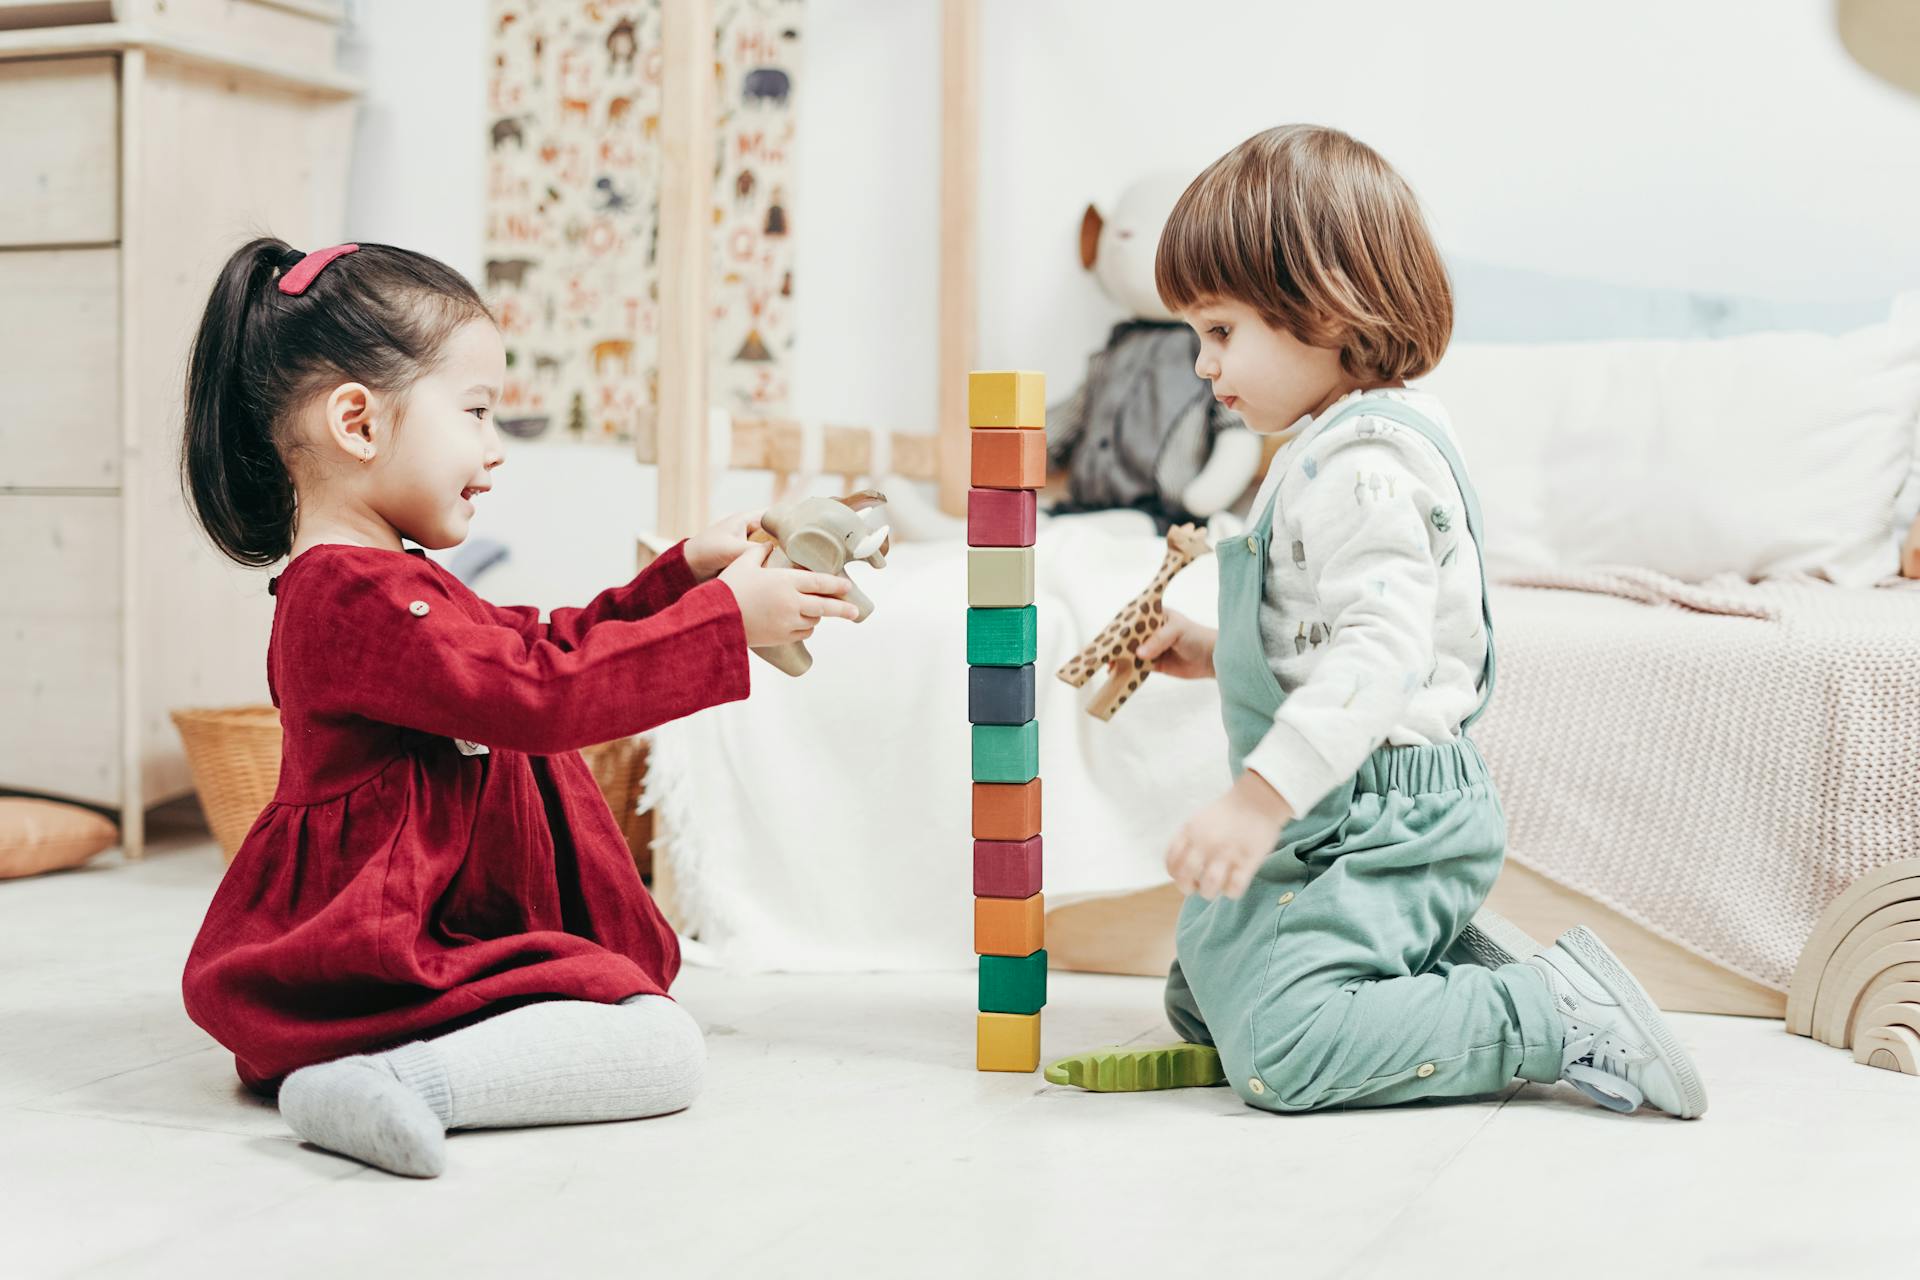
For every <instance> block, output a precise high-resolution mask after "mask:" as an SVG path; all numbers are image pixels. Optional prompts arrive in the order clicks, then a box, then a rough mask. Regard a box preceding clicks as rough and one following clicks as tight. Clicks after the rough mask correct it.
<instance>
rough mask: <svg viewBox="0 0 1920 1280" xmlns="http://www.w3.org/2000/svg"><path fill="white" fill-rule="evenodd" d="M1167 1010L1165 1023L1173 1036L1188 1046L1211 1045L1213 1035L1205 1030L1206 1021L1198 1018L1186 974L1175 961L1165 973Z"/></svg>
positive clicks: (1196, 1005) (1196, 1003)
mask: <svg viewBox="0 0 1920 1280" xmlns="http://www.w3.org/2000/svg"><path fill="white" fill-rule="evenodd" d="M1163 999H1164V1003H1165V1007H1166V1010H1167V1022H1168V1023H1169V1024H1171V1025H1172V1027H1173V1031H1174V1034H1175V1035H1177V1036H1179V1037H1180V1038H1181V1039H1182V1040H1185V1041H1186V1042H1187V1043H1188V1044H1205V1045H1210V1044H1212V1043H1213V1035H1212V1033H1211V1032H1209V1031H1208V1030H1207V1023H1206V1019H1204V1018H1202V1017H1201V1016H1200V1005H1199V1003H1198V1002H1197V1001H1195V1000H1194V998H1193V988H1192V987H1190V986H1188V985H1187V977H1186V974H1185V973H1183V972H1182V971H1181V969H1180V962H1179V961H1178V960H1175V961H1174V962H1173V967H1172V969H1171V970H1170V971H1169V972H1168V973H1167V986H1166V991H1165V993H1164V997H1163Z"/></svg>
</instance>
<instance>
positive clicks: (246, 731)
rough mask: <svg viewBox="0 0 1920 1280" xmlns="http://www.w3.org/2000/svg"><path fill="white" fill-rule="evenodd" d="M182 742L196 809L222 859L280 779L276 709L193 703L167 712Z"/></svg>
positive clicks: (244, 835) (235, 846)
mask: <svg viewBox="0 0 1920 1280" xmlns="http://www.w3.org/2000/svg"><path fill="white" fill-rule="evenodd" d="M173 723H174V727H175V728H177V729H179V730H180V740H181V741H182V742H184V743H185V744H186V747H187V764H188V766H189V767H191V768H192V770H193V785H194V788H195V789H196V790H198V791H199V792H200V808H201V809H202V810H203V811H204V812H205V813H206V815H207V825H208V826H210V827H212V828H213V838H214V839H216V840H218V841H219V842H220V851H221V852H222V853H223V854H225V855H226V858H227V861H228V862H232V861H233V855H234V854H236V853H238V852H240V842H241V841H242V840H245V839H246V838H247V832H248V831H250V830H252V828H253V820H254V819H255V818H258V817H259V816H260V811H261V810H262V809H264V808H266V807H267V801H269V800H271V799H273V790H274V788H275V787H276V786H278V785H279V783H280V713H279V711H277V710H275V709H274V708H273V707H213V708H194V709H188V710H183V711H175V712H174V713H173Z"/></svg>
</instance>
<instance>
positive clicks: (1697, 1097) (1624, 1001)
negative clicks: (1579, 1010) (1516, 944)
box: [1560, 925, 1707, 1120]
mask: <svg viewBox="0 0 1920 1280" xmlns="http://www.w3.org/2000/svg"><path fill="white" fill-rule="evenodd" d="M1560 946H1561V947H1562V948H1564V949H1565V950H1566V951H1568V952H1570V953H1571V954H1572V955H1573V957H1574V958H1575V959H1576V960H1578V961H1579V962H1580V963H1581V965H1583V966H1584V967H1585V968H1586V970H1587V972H1589V973H1591V974H1592V975H1593V976H1594V977H1596V978H1598V979H1599V980H1600V983H1601V985H1602V986H1604V987H1606V989H1607V994H1609V995H1611V996H1613V997H1614V998H1615V999H1616V1000H1619V1001H1620V1007H1621V1008H1622V1009H1624V1010H1626V1013H1627V1016H1628V1017H1630V1018H1632V1019H1633V1022H1634V1026H1635V1027H1636V1028H1638V1029H1639V1031H1640V1033H1641V1034H1642V1035H1645V1036H1647V1037H1649V1038H1650V1039H1652V1040H1653V1042H1654V1043H1655V1044H1657V1045H1658V1046H1659V1047H1660V1057H1661V1060H1662V1061H1663V1062H1665V1063H1666V1064H1667V1067H1668V1068H1669V1069H1670V1070H1671V1071H1672V1072H1673V1082H1674V1084H1675V1085H1677V1086H1678V1087H1679V1089H1680V1096H1681V1107H1682V1108H1683V1109H1682V1110H1681V1111H1680V1112H1679V1117H1680V1119H1682V1120H1696V1119H1698V1118H1699V1117H1701V1116H1703V1115H1705V1114H1706V1112H1707V1090H1706V1086H1705V1085H1703V1084H1701V1083H1700V1073H1699V1072H1698V1071H1696V1070H1694V1066H1693V1059H1691V1058H1689V1057H1688V1056H1687V1051H1686V1050H1685V1049H1682V1048H1681V1047H1680V1042H1679V1041H1678V1040H1676V1039H1674V1036H1673V1031H1672V1029H1671V1028H1670V1027H1669V1026H1668V1025H1667V1019H1666V1016H1665V1015H1664V1014H1662V1013H1661V1012H1660V1006H1659V1005H1657V1004H1655V1003H1654V1002H1653V997H1652V996H1649V995H1648V994H1647V992H1646V988H1644V987H1642V986H1641V985H1640V981H1639V979H1637V978H1635V977H1634V976H1633V975H1632V974H1631V973H1629V972H1627V967H1626V966H1625V965H1623V964H1621V963H1620V961H1619V958H1618V957H1616V956H1615V955H1614V954H1613V952H1612V951H1611V950H1609V949H1608V948H1607V944H1606V943H1604V942H1602V941H1600V939H1599V938H1598V937H1596V936H1595V935H1594V933H1593V931H1592V930H1590V929H1588V928H1587V927H1586V926H1585V925H1576V926H1575V927H1573V928H1571V929H1569V930H1567V931H1566V932H1565V933H1563V934H1561V935H1560Z"/></svg>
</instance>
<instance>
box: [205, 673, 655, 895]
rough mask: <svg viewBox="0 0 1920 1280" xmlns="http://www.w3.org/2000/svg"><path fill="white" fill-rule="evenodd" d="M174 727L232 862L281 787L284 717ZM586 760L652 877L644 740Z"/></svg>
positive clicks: (269, 714) (255, 711) (234, 710)
mask: <svg viewBox="0 0 1920 1280" xmlns="http://www.w3.org/2000/svg"><path fill="white" fill-rule="evenodd" d="M173 723H174V725H175V727H177V728H178V729H179V730H180V740H181V741H182V742H184V743H185V744H186V747H187V764H188V766H189V767H191V768H192V770H193V784H194V786H195V788H196V789H198V791H199V792H200V807H201V809H203V810H204V811H205V812H206V815H207V825H208V826H210V827H212V828H213V837H214V839H216V840H218V841H219V842H220V850H221V852H222V853H223V854H224V855H225V856H226V859H227V861H229V862H231V861H233V855H234V854H236V853H238V852H240V842H241V841H243V840H245V839H246V838H247V832H248V831H250V830H252V829H253V822H254V819H256V818H258V817H259V816H260V811H261V810H262V809H264V808H266V807H267V802H268V801H269V800H271V799H273V792H274V788H275V787H277V786H278V785H279V783H280V713H279V711H277V710H276V709H274V708H273V707H270V706H269V707H217V708H207V709H189V710H182V711H175V712H174V713H173ZM580 754H581V755H583V756H584V757H586V761H587V767H588V768H589V769H591V770H592V771H593V780H594V781H595V782H597V783H599V784H600V793H601V794H602V795H603V796H605V797H606V799H607V807H608V808H610V809H612V810H613V816H614V817H615V819H617V820H618V821H619V823H620V831H621V834H622V835H624V836H626V838H627V848H628V850H629V851H631V852H632V854H633V860H634V864H635V865H636V866H638V867H639V868H640V873H641V874H642V875H646V874H648V873H649V872H650V871H651V870H652V866H653V852H652V848H651V846H652V842H653V815H652V814H650V813H641V812H640V811H639V810H640V788H641V784H642V782H643V781H644V780H645V778H646V775H647V748H646V745H645V744H644V743H642V742H641V741H640V740H639V739H638V738H621V739H617V740H616V741H613V742H603V743H601V744H600V745H599V746H597V747H588V748H587V749H586V750H585V751H583V752H581V753H580Z"/></svg>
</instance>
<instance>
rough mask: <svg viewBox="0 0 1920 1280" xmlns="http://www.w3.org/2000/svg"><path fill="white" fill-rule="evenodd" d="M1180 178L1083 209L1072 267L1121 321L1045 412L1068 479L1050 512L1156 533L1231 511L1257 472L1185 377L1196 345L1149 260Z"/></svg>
mask: <svg viewBox="0 0 1920 1280" xmlns="http://www.w3.org/2000/svg"><path fill="white" fill-rule="evenodd" d="M1186 185H1187V175H1176V174H1156V175H1153V176H1151V177H1147V178H1143V179H1141V180H1140V181H1138V182H1135V183H1134V184H1133V185H1132V186H1130V187H1128V188H1127V189H1126V191H1125V192H1124V193H1122V195H1121V197H1120V200H1119V203H1118V204H1117V205H1115V206H1114V208H1113V214H1112V216H1111V217H1108V216H1105V215H1103V214H1102V213H1101V212H1100V210H1099V209H1098V208H1096V207H1095V206H1093V205H1088V206H1087V212H1086V216H1085V218H1084V219H1082V221H1081V224H1080V262H1081V265H1082V266H1084V267H1085V268H1086V269H1087V270H1089V271H1091V272H1092V273H1093V275H1094V278H1095V279H1096V280H1098V281H1099V282H1100V287H1101V290H1102V291H1103V292H1104V293H1105V294H1106V295H1107V296H1108V297H1109V298H1111V299H1112V300H1113V301H1114V302H1116V303H1118V304H1119V305H1120V306H1121V307H1122V308H1123V309H1125V310H1126V312H1127V313H1128V314H1129V315H1130V316H1131V317H1132V318H1131V319H1128V320H1124V321H1122V322H1121V323H1120V324H1118V325H1115V326H1114V329H1113V332H1112V334H1110V335H1109V336H1108V338H1107V345H1106V346H1105V347H1104V348H1102V349H1101V350H1100V351H1097V352H1095V353H1094V355H1093V357H1092V359H1090V360H1089V361H1088V362H1087V377H1086V381H1085V382H1084V383H1082V384H1081V386H1080V387H1079V389H1078V390H1076V391H1075V392H1074V393H1073V395H1072V396H1071V397H1069V398H1068V399H1067V400H1066V401H1064V402H1063V403H1061V404H1059V405H1056V406H1054V407H1052V408H1050V409H1048V411H1047V454H1048V463H1049V466H1050V468H1051V469H1054V470H1061V471H1065V472H1066V474H1067V494H1066V497H1065V499H1064V500H1062V501H1060V502H1058V503H1057V504H1056V505H1055V506H1054V507H1053V511H1054V512H1055V513H1056V514H1070V513H1073V512H1079V511H1103V510H1108V509H1111V508H1115V507H1131V508H1134V509H1137V510H1140V511H1144V512H1146V513H1147V514H1148V515H1150V516H1152V517H1153V520H1154V523H1155V524H1156V526H1158V528H1159V530H1160V532H1162V533H1165V532H1166V531H1167V530H1168V529H1169V528H1171V527H1172V526H1173V525H1175V524H1180V523H1185V522H1188V521H1196V520H1197V521H1199V522H1201V523H1205V522H1206V519H1207V517H1209V516H1211V515H1213V514H1214V513H1216V512H1219V511H1224V510H1227V509H1229V508H1231V507H1232V506H1233V505H1234V504H1235V502H1236V501H1238V500H1240V499H1242V498H1244V497H1246V496H1247V495H1248V490H1249V487H1250V485H1251V483H1252V482H1253V481H1254V480H1255V479H1256V478H1257V477H1258V476H1259V474H1260V464H1261V459H1262V456H1263V449H1262V442H1261V440H1260V438H1259V437H1258V436H1256V435H1254V434H1253V432H1251V431H1248V430H1247V429H1246V427H1245V426H1244V425H1243V424H1242V423H1241V421H1240V417H1239V415H1238V414H1235V413H1233V412H1232V411H1231V410H1229V409H1227V408H1226V407H1224V406H1223V405H1221V404H1220V403H1219V402H1218V401H1216V400H1215V399H1214V398H1213V393H1212V389H1211V388H1210V387H1209V386H1208V385H1207V383H1206V382H1205V381H1203V380H1202V379H1201V378H1199V377H1198V376H1196V375H1195V373H1194V372H1193V361H1194V357H1195V356H1196V355H1198V354H1199V350H1200V340H1199V338H1198V337H1197V336H1195V334H1194V333H1193V331H1192V330H1191V329H1189V328H1187V326H1186V325H1184V324H1181V323H1180V322H1179V321H1177V320H1176V319H1175V318H1174V316H1173V314H1172V313H1171V312H1169V311H1168V310H1167V309H1166V307H1165V306H1164V305H1162V304H1161V301H1160V295H1159V292H1158V291H1157V290H1156V289H1155V288H1154V284H1153V257H1154V252H1155V250H1156V248H1157V247H1158V246H1159V243H1160V231H1161V228H1163V227H1164V226H1165V225H1166V221H1167V215H1168V214H1170V213H1172V212H1173V206H1174V204H1175V202H1176V201H1178V200H1179V198H1180V193H1181V192H1182V191H1184V190H1185V189H1186Z"/></svg>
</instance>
